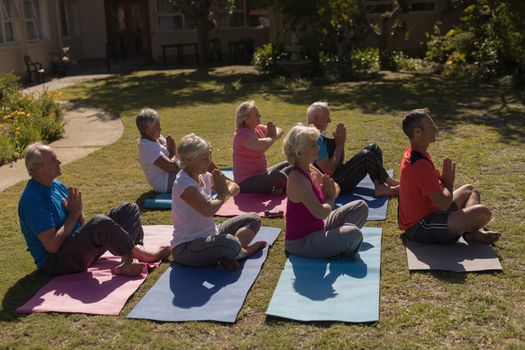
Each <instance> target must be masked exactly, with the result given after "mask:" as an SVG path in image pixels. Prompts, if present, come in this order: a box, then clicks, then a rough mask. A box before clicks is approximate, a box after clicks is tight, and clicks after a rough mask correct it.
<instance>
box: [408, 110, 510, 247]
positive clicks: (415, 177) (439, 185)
mask: <svg viewBox="0 0 525 350" xmlns="http://www.w3.org/2000/svg"><path fill="white" fill-rule="evenodd" d="M437 130H438V128H437V126H436V125H435V124H434V121H433V120H432V118H431V116H430V112H429V111H428V109H426V108H425V109H415V110H413V111H411V112H409V113H408V114H406V115H405V117H404V119H403V131H404V133H405V134H406V135H407V136H408V139H409V140H410V146H408V148H407V149H406V151H405V154H404V155H403V159H402V160H401V169H400V173H401V174H400V187H399V216H398V221H399V228H400V229H401V230H405V231H406V234H407V237H408V238H410V239H413V240H415V241H419V242H424V243H454V242H456V241H457V240H458V239H459V237H461V236H463V238H465V240H467V241H475V242H480V243H485V244H492V243H494V242H496V241H497V240H498V239H499V237H500V233H499V232H495V231H488V230H486V229H485V225H486V224H487V223H488V222H489V221H490V219H491V217H492V213H491V211H490V210H489V209H488V208H487V207H486V206H485V205H483V204H480V194H479V191H478V190H477V189H476V188H475V187H474V186H472V185H464V186H462V187H460V188H458V189H457V190H455V191H454V180H455V176H456V163H455V162H454V161H452V160H451V159H450V158H448V157H447V158H445V159H443V168H442V171H441V173H440V172H439V171H438V170H437V169H436V167H435V166H434V163H433V161H432V157H431V156H430V154H428V153H427V150H428V147H429V146H430V144H431V143H432V142H434V141H435V140H436V138H435V137H436V133H437Z"/></svg>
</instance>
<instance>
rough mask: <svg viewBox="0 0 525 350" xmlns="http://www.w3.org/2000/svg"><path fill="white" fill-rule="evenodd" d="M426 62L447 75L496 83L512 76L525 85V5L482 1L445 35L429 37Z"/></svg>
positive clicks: (471, 8)
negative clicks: (439, 66) (437, 66)
mask: <svg viewBox="0 0 525 350" xmlns="http://www.w3.org/2000/svg"><path fill="white" fill-rule="evenodd" d="M428 39H429V40H428V42H427V47H428V50H427V53H426V59H427V60H428V61H431V62H436V63H439V64H441V65H443V69H442V71H443V72H444V74H445V75H449V76H451V75H455V76H458V77H461V78H463V77H468V76H470V77H474V78H481V79H483V80H487V81H495V80H496V79H498V78H500V77H503V76H505V75H512V76H513V80H514V82H515V84H516V85H523V84H524V83H525V3H523V2H490V1H488V0H480V1H477V2H476V3H475V4H472V5H470V6H468V7H467V8H466V9H465V10H464V12H463V15H462V17H461V22H460V23H459V25H457V26H456V27H454V28H452V29H451V30H449V31H448V32H447V33H445V34H444V35H443V34H441V33H440V31H439V29H438V27H437V26H436V28H435V30H434V33H433V34H431V35H428Z"/></svg>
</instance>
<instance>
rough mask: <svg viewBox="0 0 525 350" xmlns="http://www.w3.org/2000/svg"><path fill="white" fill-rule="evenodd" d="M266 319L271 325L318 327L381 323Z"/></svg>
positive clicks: (269, 316) (276, 317)
mask: <svg viewBox="0 0 525 350" xmlns="http://www.w3.org/2000/svg"><path fill="white" fill-rule="evenodd" d="M264 321H265V323H266V324H267V325H269V326H272V325H279V324H281V323H286V324H290V325H295V326H298V325H304V324H308V325H309V326H313V327H317V328H331V327H332V326H335V325H348V324H354V325H360V326H370V327H375V326H377V325H378V324H379V322H378V321H373V322H342V321H297V320H292V319H288V318H284V317H278V316H271V315H266V316H265V319H264Z"/></svg>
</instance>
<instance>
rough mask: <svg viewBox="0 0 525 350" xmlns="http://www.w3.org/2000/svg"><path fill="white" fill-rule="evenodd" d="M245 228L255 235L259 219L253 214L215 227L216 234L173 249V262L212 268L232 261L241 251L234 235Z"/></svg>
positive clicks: (258, 226)
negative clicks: (224, 261)
mask: <svg viewBox="0 0 525 350" xmlns="http://www.w3.org/2000/svg"><path fill="white" fill-rule="evenodd" d="M243 227H246V228H248V229H250V230H252V231H254V232H255V233H257V232H258V231H259V228H260V227H261V219H260V218H259V215H257V214H255V213H247V214H243V215H239V216H236V217H233V218H231V219H228V220H226V221H224V222H223V223H221V224H219V225H218V226H217V229H218V231H219V233H218V234H216V235H212V236H208V237H205V238H197V239H194V240H193V241H189V242H184V243H181V244H179V245H178V246H176V247H175V248H173V261H175V262H177V263H179V264H182V265H187V266H212V265H217V264H218V263H219V262H221V261H222V260H234V259H235V258H236V257H237V255H239V253H240V251H241V242H239V239H238V238H237V237H235V233H236V232H237V231H238V230H239V229H240V228H243Z"/></svg>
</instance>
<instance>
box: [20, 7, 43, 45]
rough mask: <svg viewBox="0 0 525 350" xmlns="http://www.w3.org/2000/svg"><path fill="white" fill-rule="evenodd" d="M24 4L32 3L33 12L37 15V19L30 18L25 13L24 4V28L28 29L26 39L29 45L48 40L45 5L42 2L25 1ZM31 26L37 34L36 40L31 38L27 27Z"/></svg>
mask: <svg viewBox="0 0 525 350" xmlns="http://www.w3.org/2000/svg"><path fill="white" fill-rule="evenodd" d="M23 1H24V2H30V3H31V11H32V12H33V14H34V15H35V17H29V16H28V14H27V13H26V12H25V10H26V8H25V4H24V26H25V28H26V39H27V42H29V43H38V42H42V41H44V40H46V39H47V38H46V33H45V31H44V20H43V17H44V16H43V5H42V3H41V2H40V0H23ZM35 4H38V6H37V7H35ZM28 24H31V25H32V26H33V29H34V31H35V34H36V36H37V37H36V38H29V31H28V30H27V25H28Z"/></svg>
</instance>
